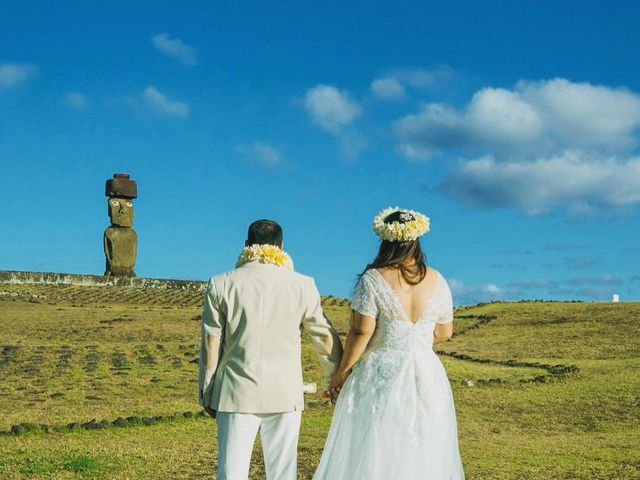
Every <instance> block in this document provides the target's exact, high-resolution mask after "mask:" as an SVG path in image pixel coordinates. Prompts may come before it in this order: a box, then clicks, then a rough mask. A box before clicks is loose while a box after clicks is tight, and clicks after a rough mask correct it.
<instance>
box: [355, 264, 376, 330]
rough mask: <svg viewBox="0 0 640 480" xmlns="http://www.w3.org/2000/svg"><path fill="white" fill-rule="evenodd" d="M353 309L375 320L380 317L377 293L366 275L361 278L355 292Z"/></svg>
mask: <svg viewBox="0 0 640 480" xmlns="http://www.w3.org/2000/svg"><path fill="white" fill-rule="evenodd" d="M351 309H352V310H355V311H356V312H359V313H361V314H362V315H366V316H368V317H371V318H373V319H375V318H376V317H377V316H378V305H377V304H376V298H375V291H374V288H373V285H372V283H371V279H370V278H369V275H367V274H366V273H365V274H364V275H362V276H361V277H360V280H358V283H357V284H356V288H355V289H354V291H353V297H352V298H351Z"/></svg>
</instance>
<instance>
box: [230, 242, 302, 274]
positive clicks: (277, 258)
mask: <svg viewBox="0 0 640 480" xmlns="http://www.w3.org/2000/svg"><path fill="white" fill-rule="evenodd" d="M254 261H257V262H260V263H270V264H272V265H278V266H280V267H285V268H288V269H289V270H293V261H292V260H291V257H290V256H289V255H288V254H287V252H285V251H284V250H282V249H280V248H278V247H276V246H275V245H268V244H264V245H249V246H248V247H245V248H244V250H242V252H241V253H240V256H239V257H238V260H237V261H236V268H238V267H241V266H242V265H244V264H245V263H248V262H254Z"/></svg>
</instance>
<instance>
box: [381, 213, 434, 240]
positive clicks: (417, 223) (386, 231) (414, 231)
mask: <svg viewBox="0 0 640 480" xmlns="http://www.w3.org/2000/svg"><path fill="white" fill-rule="evenodd" d="M394 212H401V213H400V217H401V218H402V219H403V220H405V222H404V223H402V222H391V223H385V221H384V219H385V218H387V217H388V216H389V215H391V214H392V213H394ZM373 231H374V232H375V233H376V235H378V236H379V237H380V238H382V239H383V240H387V241H389V242H408V241H411V240H415V239H416V238H418V237H420V236H422V235H424V234H425V233H427V232H428V231H429V217H427V216H425V215H423V214H421V213H420V212H416V211H414V210H406V209H403V208H398V207H389V208H385V209H384V210H382V211H381V212H380V213H379V214H378V215H376V217H375V218H374V219H373Z"/></svg>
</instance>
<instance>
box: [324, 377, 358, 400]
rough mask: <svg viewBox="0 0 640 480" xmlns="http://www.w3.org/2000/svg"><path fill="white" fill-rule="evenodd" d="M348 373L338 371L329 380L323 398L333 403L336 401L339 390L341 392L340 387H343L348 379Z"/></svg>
mask: <svg viewBox="0 0 640 480" xmlns="http://www.w3.org/2000/svg"><path fill="white" fill-rule="evenodd" d="M349 373H351V372H350V371H347V372H341V371H339V370H338V371H337V372H336V373H335V374H334V375H333V377H332V378H331V382H329V386H328V387H327V389H326V390H325V391H324V392H323V396H324V397H329V398H331V400H333V401H335V400H337V399H338V395H340V390H342V385H344V382H345V381H346V380H347V378H348V377H349Z"/></svg>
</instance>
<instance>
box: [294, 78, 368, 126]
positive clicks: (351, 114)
mask: <svg viewBox="0 0 640 480" xmlns="http://www.w3.org/2000/svg"><path fill="white" fill-rule="evenodd" d="M304 106H305V108H306V110H307V113H308V114H309V115H310V117H311V120H312V121H313V122H314V123H315V124H317V125H319V126H320V127H322V128H324V129H325V130H328V131H330V132H332V133H338V132H340V131H341V130H342V129H343V128H344V127H346V126H348V125H350V124H351V123H352V122H353V120H354V119H355V118H356V117H357V116H358V115H359V114H360V113H361V111H362V109H361V108H360V106H359V105H358V104H357V103H356V102H355V101H354V100H352V99H351V98H350V97H349V94H348V93H347V92H345V91H340V90H338V89H337V88H336V87H334V86H331V85H316V86H315V87H313V88H310V89H309V90H307V92H306V94H305V98H304Z"/></svg>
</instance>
